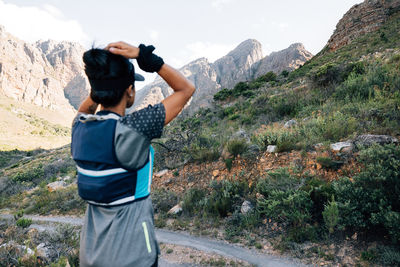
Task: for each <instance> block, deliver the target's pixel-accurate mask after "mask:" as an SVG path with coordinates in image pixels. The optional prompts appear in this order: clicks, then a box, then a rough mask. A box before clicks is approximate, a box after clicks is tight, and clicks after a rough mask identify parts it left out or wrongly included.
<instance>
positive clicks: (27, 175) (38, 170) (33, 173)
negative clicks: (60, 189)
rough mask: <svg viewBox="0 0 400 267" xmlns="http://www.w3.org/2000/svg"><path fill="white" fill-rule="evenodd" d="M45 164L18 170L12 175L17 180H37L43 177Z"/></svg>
mask: <svg viewBox="0 0 400 267" xmlns="http://www.w3.org/2000/svg"><path fill="white" fill-rule="evenodd" d="M43 175H44V171H43V166H42V165H41V164H40V165H39V166H38V167H34V168H31V169H27V170H26V171H25V172H18V173H17V174H15V175H14V176H12V177H11V180H13V181H15V182H19V183H22V182H35V181H38V180H40V179H42V178H43Z"/></svg>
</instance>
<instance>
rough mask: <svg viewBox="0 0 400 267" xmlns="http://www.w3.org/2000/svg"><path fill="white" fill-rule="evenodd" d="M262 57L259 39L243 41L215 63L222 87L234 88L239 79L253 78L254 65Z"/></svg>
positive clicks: (218, 79)
mask: <svg viewBox="0 0 400 267" xmlns="http://www.w3.org/2000/svg"><path fill="white" fill-rule="evenodd" d="M262 58H263V56H262V47H261V44H260V43H259V42H258V41H257V40H254V39H249V40H247V41H244V42H242V43H241V44H239V45H238V46H237V47H236V48H235V49H234V50H232V51H231V52H229V54H227V55H226V56H224V57H222V58H220V59H218V60H217V61H215V63H214V64H213V68H214V69H215V71H216V73H217V77H218V78H217V82H218V83H219V84H220V85H221V87H222V88H232V87H233V86H235V84H236V83H238V81H248V80H251V79H252V78H253V76H254V70H253V69H252V66H253V65H254V63H256V62H258V61H260V60H261V59H262Z"/></svg>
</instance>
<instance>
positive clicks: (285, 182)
mask: <svg viewBox="0 0 400 267" xmlns="http://www.w3.org/2000/svg"><path fill="white" fill-rule="evenodd" d="M300 182H301V181H299V180H298V179H296V178H295V177H293V176H291V175H290V173H289V171H288V169H287V168H280V169H277V170H275V171H270V172H268V173H267V177H266V178H263V179H259V180H258V182H257V185H256V191H257V192H258V193H260V194H262V195H264V196H265V197H269V194H271V192H272V191H274V190H280V191H285V192H286V191H290V190H295V189H298V188H299V186H300Z"/></svg>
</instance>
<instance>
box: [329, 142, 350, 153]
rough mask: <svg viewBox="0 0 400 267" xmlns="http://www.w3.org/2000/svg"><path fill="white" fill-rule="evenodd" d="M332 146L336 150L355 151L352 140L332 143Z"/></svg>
mask: <svg viewBox="0 0 400 267" xmlns="http://www.w3.org/2000/svg"><path fill="white" fill-rule="evenodd" d="M330 148H331V149H332V150H333V151H335V152H348V153H351V152H352V151H353V148H354V145H353V143H352V142H338V143H334V144H331V145H330Z"/></svg>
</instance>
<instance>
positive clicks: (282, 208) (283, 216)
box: [257, 190, 313, 227]
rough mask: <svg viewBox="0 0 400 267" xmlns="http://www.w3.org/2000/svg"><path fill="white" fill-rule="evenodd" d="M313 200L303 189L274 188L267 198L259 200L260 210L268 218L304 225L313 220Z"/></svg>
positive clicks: (296, 225) (298, 225)
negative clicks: (283, 189) (285, 189)
mask: <svg viewBox="0 0 400 267" xmlns="http://www.w3.org/2000/svg"><path fill="white" fill-rule="evenodd" d="M312 204H313V203H312V200H311V198H310V194H309V193H308V192H305V191H302V190H288V191H282V190H272V191H271V192H269V194H268V195H267V197H266V198H261V199H258V200H257V207H258V212H259V213H260V214H261V215H265V216H266V217H267V218H272V219H274V220H276V221H278V222H285V223H288V224H289V225H291V226H293V227H304V226H305V224H306V223H309V222H310V220H311V209H312Z"/></svg>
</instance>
